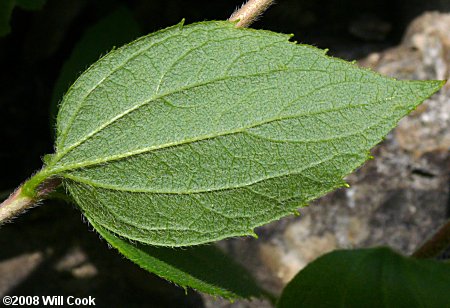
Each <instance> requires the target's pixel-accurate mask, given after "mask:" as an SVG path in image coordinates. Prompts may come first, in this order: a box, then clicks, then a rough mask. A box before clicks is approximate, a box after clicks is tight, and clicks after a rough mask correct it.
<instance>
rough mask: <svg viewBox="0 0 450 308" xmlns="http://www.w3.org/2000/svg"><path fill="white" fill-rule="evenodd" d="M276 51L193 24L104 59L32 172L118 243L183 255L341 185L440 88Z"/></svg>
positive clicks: (262, 34)
mask: <svg viewBox="0 0 450 308" xmlns="http://www.w3.org/2000/svg"><path fill="white" fill-rule="evenodd" d="M288 40H289V36H288V35H283V34H277V33H273V32H269V31H262V30H252V29H237V28H235V27H234V24H232V23H230V22H203V23H197V24H193V25H189V26H183V25H182V24H180V25H177V26H174V27H171V28H167V29H165V30H161V31H158V32H156V33H154V34H150V35H148V36H145V37H143V38H140V39H138V40H136V41H134V42H132V43H131V44H128V45H126V46H124V47H122V48H120V49H118V50H115V51H113V52H111V53H109V54H108V55H106V56H105V57H104V58H102V59H101V60H99V61H98V62H97V63H95V64H94V65H93V66H91V67H90V68H89V69H88V70H87V71H86V72H85V73H83V74H82V75H81V76H80V78H79V79H78V80H77V81H76V82H75V83H74V85H73V86H72V87H71V88H70V89H69V91H68V92H67V94H66V95H65V97H64V99H63V102H62V106H61V109H60V112H59V114H58V119H57V142H56V149H57V151H56V154H55V155H54V156H53V157H52V159H51V160H50V161H49V164H48V165H47V167H46V169H45V171H44V172H46V173H47V174H48V175H53V174H58V175H60V176H62V177H63V178H64V185H65V186H66V188H67V189H68V191H69V192H70V194H71V195H72V196H73V198H74V199H75V200H76V202H77V203H78V204H79V206H80V207H81V209H82V211H83V212H85V213H86V214H87V215H88V216H89V217H90V218H91V219H92V220H94V221H95V222H96V224H98V225H100V226H101V227H103V228H105V229H106V230H108V231H110V232H113V233H115V234H117V235H120V236H122V237H125V238H129V239H133V240H137V241H140V242H144V243H148V244H154V245H163V246H186V245H194V244H200V243H205V242H210V241H214V240H219V239H222V238H226V237H230V236H240V235H251V234H253V229H254V228H255V227H257V226H260V225H263V224H265V223H267V222H270V221H273V220H275V219H278V218H280V217H283V216H286V215H288V214H292V213H294V212H295V211H296V209H297V208H298V207H300V206H302V205H305V204H306V203H307V202H308V201H310V200H312V199H314V198H317V197H319V196H321V195H323V194H325V193H326V192H329V191H331V190H333V189H335V188H337V187H340V186H342V185H344V181H343V180H342V178H343V177H344V176H345V175H347V174H348V173H350V172H351V171H353V170H354V169H355V168H357V167H358V166H360V165H361V164H362V163H363V162H364V161H365V160H366V159H367V158H368V151H369V149H370V148H371V147H373V146H374V145H375V144H377V143H378V142H380V141H381V140H382V138H383V136H385V135H386V134H387V133H388V132H389V131H390V130H391V129H392V128H393V127H394V126H395V124H396V123H397V121H398V120H399V119H400V118H401V117H402V116H404V115H406V114H407V113H408V112H410V111H411V110H412V109H414V108H415V107H416V106H417V105H418V104H419V103H421V102H422V101H423V100H425V99H426V98H427V97H429V96H430V95H431V94H432V93H434V92H436V91H437V90H438V89H439V88H440V87H441V85H442V82H440V81H427V82H420V81H397V80H394V79H390V78H386V77H382V76H380V75H378V74H376V73H373V72H371V71H368V70H364V69H360V68H358V67H356V66H355V65H353V64H351V63H347V62H345V61H342V60H338V59H333V58H330V57H328V56H326V55H325V51H323V50H320V49H317V48H313V47H311V46H307V45H298V44H295V43H292V42H289V41H288Z"/></svg>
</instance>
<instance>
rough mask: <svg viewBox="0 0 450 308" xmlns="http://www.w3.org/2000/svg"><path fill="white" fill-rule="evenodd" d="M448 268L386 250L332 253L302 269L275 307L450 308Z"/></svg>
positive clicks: (449, 268)
mask: <svg viewBox="0 0 450 308" xmlns="http://www.w3.org/2000/svg"><path fill="white" fill-rule="evenodd" d="M448 303H450V265H449V264H445V263H442V262H438V261H434V260H417V259H413V258H405V257H403V256H400V255H398V254H396V253H394V252H393V251H392V250H390V249H388V248H374V249H359V250H342V251H334V252H331V253H329V254H326V255H325V256H322V257H320V258H319V259H317V260H316V261H314V262H313V263H311V264H309V265H308V266H307V267H306V268H305V269H303V270H302V271H300V273H298V274H297V275H296V276H295V277H294V279H292V281H291V282H289V284H288V285H287V286H286V288H285V289H284V290H283V294H282V295H281V297H280V300H279V302H278V304H277V307H278V308H284V307H286V308H290V307H318V308H319V307H448Z"/></svg>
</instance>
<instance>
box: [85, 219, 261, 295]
mask: <svg viewBox="0 0 450 308" xmlns="http://www.w3.org/2000/svg"><path fill="white" fill-rule="evenodd" d="M90 221H91V223H92V225H93V226H94V228H95V229H96V230H97V231H98V232H99V233H100V235H101V236H102V237H103V238H104V239H105V240H106V241H108V243H110V244H111V245H112V246H113V247H114V248H117V250H119V251H120V252H121V253H122V254H123V255H124V256H126V257H127V258H128V259H130V260H131V261H133V262H135V263H136V264H138V265H139V266H140V267H142V268H143V269H145V270H147V271H149V272H151V273H154V274H157V275H158V276H160V277H163V278H165V279H167V280H169V281H172V282H174V283H176V284H177V285H179V286H182V287H184V288H186V287H190V288H193V289H196V290H198V291H201V292H204V293H208V294H210V295H217V296H221V297H223V298H227V299H236V298H250V297H262V296H263V295H265V291H263V290H261V289H260V288H259V287H258V285H257V284H256V283H255V281H254V280H253V278H252V277H251V276H250V274H248V273H247V271H246V270H245V269H244V268H243V267H241V266H240V265H238V264H236V263H235V262H234V261H233V260H232V259H231V258H229V257H227V256H226V255H225V254H224V253H222V251H220V250H219V249H218V248H216V247H215V246H195V247H188V248H183V249H180V248H178V249H176V248H167V247H155V246H149V245H142V244H139V243H131V242H130V241H128V240H124V239H121V238H119V237H117V236H114V235H113V234H112V233H110V232H108V231H107V230H106V229H104V228H103V227H101V226H99V225H97V224H95V222H94V221H93V220H90Z"/></svg>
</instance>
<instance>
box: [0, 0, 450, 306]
mask: <svg viewBox="0 0 450 308" xmlns="http://www.w3.org/2000/svg"><path fill="white" fill-rule="evenodd" d="M240 4H241V1H231V0H228V1H225V0H216V1H206V0H202V1H182V0H164V1H162V0H131V1H119V0H116V1H113V0H108V1H106V0H98V1H93V0H47V1H46V0H35V1H33V0H15V1H14V0H2V4H0V35H2V36H1V37H0V69H1V70H0V138H1V140H2V144H1V146H0V166H1V167H0V170H1V173H0V198H2V199H3V198H5V197H7V196H8V195H9V193H11V192H12V190H13V189H14V188H15V187H17V186H18V185H19V184H20V183H21V182H22V181H23V180H25V179H26V178H28V177H29V176H30V175H31V174H32V173H33V172H34V171H36V170H37V169H39V168H40V167H41V166H42V160H41V158H42V157H43V155H45V154H49V153H52V152H53V149H52V144H53V134H54V132H53V127H54V119H55V117H56V114H57V106H58V103H59V101H60V99H61V97H62V95H63V94H64V92H65V91H66V90H67V89H68V87H69V86H70V84H71V83H72V82H73V81H74V80H75V79H76V78H77V76H78V75H79V74H80V73H81V72H83V71H84V70H85V69H86V68H87V67H88V66H89V65H90V64H92V63H93V62H95V61H96V60H97V59H98V58H99V57H100V56H101V55H104V54H106V53H107V52H108V51H109V50H111V49H112V48H113V47H114V46H116V47H119V46H121V45H123V44H124V43H127V42H130V41H131V40H133V39H135V38H137V37H139V36H142V35H145V34H148V33H151V32H154V31H156V30H159V29H162V28H165V27H167V26H171V25H174V24H176V23H178V22H180V21H181V19H182V18H185V19H186V23H192V22H196V21H203V20H221V19H226V18H228V17H229V15H231V13H232V12H233V11H234V9H235V8H236V7H238V6H239V5H240ZM431 11H434V12H435V13H434V14H435V15H426V16H425V15H423V14H424V13H425V12H431ZM449 11H450V1H449V0H428V1H425V0H423V1H420V0H411V1H402V0H378V1H357V0H330V1H312V0H279V1H277V4H276V5H274V6H273V7H271V8H270V9H269V10H268V12H267V13H265V14H264V16H263V17H262V18H261V19H260V20H259V21H257V22H256V23H255V24H254V25H253V27H254V28H258V29H260V28H261V29H267V30H272V31H278V32H283V33H293V34H295V37H294V40H296V41H298V42H300V43H306V44H311V45H315V46H317V47H320V48H328V49H329V54H330V55H333V56H337V57H341V58H344V59H347V60H360V61H359V63H360V64H361V65H364V66H368V67H372V68H373V69H375V70H378V71H380V72H382V73H383V74H387V75H392V76H397V77H399V78H404V79H407V78H409V79H443V78H448V71H449V68H448V66H449V65H450V64H449V63H450V47H449V46H450V37H449V35H450V34H449V33H450V21H449V17H448V16H449V14H445V13H446V12H449ZM438 12H440V13H438ZM420 16H425V17H423V20H422V19H420V20H421V21H419V22H416V23H415V24H414V25H415V26H411V22H412V21H413V20H415V19H416V18H420ZM427 16H428V17H427ZM416 20H417V19H416ZM433 48H434V49H433ZM430 50H431V51H433V50H434V51H436V52H437V53H436V52H435V53H433V52H431V53H430V52H428V51H430ZM427 52H428V54H427ZM448 103H449V93H448V87H447V90H443V91H442V93H441V94H440V95H438V96H437V98H436V99H435V101H431V102H429V103H427V104H428V105H427V104H425V105H424V106H425V107H423V108H422V109H420V110H418V111H417V112H416V114H413V115H412V117H411V118H410V119H409V120H405V121H403V122H402V124H401V125H400V126H399V128H398V129H397V130H396V131H395V132H394V133H392V134H391V135H390V136H389V137H388V138H387V140H386V142H385V143H383V144H382V145H381V146H379V147H377V148H376V149H375V150H374V156H376V157H379V158H376V160H375V161H373V162H370V163H369V164H368V165H367V166H366V167H364V168H362V169H361V170H359V171H358V172H357V173H356V174H355V175H353V176H352V177H350V178H349V181H350V183H352V184H353V188H352V189H350V190H347V191H337V192H336V193H333V194H330V195H328V196H326V197H325V198H322V199H321V200H319V201H317V202H316V203H320V205H321V206H320V207H319V206H314V207H311V208H308V209H307V210H306V211H304V215H303V217H302V218H300V220H299V219H298V218H288V219H284V220H282V221H280V222H277V223H276V224H271V225H269V226H267V227H264V228H261V229H260V230H259V232H258V233H259V235H260V240H259V241H256V240H254V239H233V240H228V241H223V242H221V243H219V245H220V247H222V248H223V249H224V250H226V251H227V252H229V253H230V254H231V255H233V256H235V258H237V260H238V261H239V262H241V263H242V264H244V265H245V266H246V267H247V268H249V270H251V271H252V272H253V274H254V275H255V276H256V277H257V278H258V280H259V281H260V282H261V284H263V285H264V286H265V287H267V288H269V289H271V290H272V291H273V292H275V293H277V292H279V291H280V290H281V288H282V286H283V285H284V284H285V283H286V282H287V281H288V280H289V279H290V278H292V275H293V274H295V273H296V272H297V271H298V270H299V269H300V268H302V267H303V266H304V265H306V264H307V263H308V262H310V261H311V260H313V259H314V258H315V257H317V256H318V255H320V254H322V253H324V252H326V251H329V250H332V249H336V248H349V247H367V246H371V245H380V244H383V245H391V246H393V247H394V248H396V249H397V250H400V251H402V252H405V253H409V252H411V251H412V250H413V249H414V247H416V246H417V245H418V244H419V243H420V241H422V240H423V239H424V238H426V236H427V234H429V233H430V232H431V231H432V230H434V229H435V228H436V227H437V226H438V225H439V224H440V223H441V222H442V221H444V220H445V218H446V217H448V215H449V207H450V206H449V198H448V190H449V186H450V185H449V174H450V166H449V162H450V160H449V154H448V150H449V147H450V123H449V122H450V120H449V114H450V110H449V109H448V108H449V107H442V106H448V105H450V104H448ZM445 104H446V105H445ZM442 108H447V109H442ZM446 113H447V117H445V114H446ZM411 132H413V133H411ZM415 142H418V145H416V143H415ZM45 203H46V205H45V206H43V207H39V208H37V209H33V210H31V211H30V212H29V213H27V214H25V215H23V216H21V217H20V218H18V219H16V220H15V222H14V224H7V225H4V226H2V227H1V229H0V297H1V296H2V295H6V294H8V295H74V296H77V297H83V296H89V295H91V296H94V297H96V298H97V300H96V302H97V305H98V306H101V307H102V306H125V305H127V306H129V307H135V306H144V305H145V306H147V307H203V306H206V307H215V306H223V307H225V306H233V307H248V306H252V305H254V306H255V305H256V306H255V307H261V306H263V305H269V304H268V303H258V304H255V303H253V304H251V303H249V302H239V303H234V304H229V303H226V302H222V301H215V300H214V299H211V298H209V297H207V296H202V295H199V294H197V293H196V292H194V291H191V290H189V291H188V292H187V293H185V291H184V290H183V289H180V288H178V287H176V286H174V285H172V284H169V283H167V282H165V281H163V280H162V279H159V278H157V277H155V276H153V275H151V274H149V273H147V272H144V271H142V270H140V269H139V268H138V267H137V266H135V265H133V264H132V263H130V262H129V261H128V260H125V259H124V258H123V257H121V256H120V255H119V254H118V253H117V252H116V251H115V250H113V249H109V248H108V246H107V244H106V243H105V242H104V241H102V240H100V239H99V236H98V235H97V234H96V233H95V232H93V231H92V228H91V227H90V226H88V225H87V224H86V223H85V222H84V220H83V218H82V217H81V213H80V212H79V211H78V210H76V209H75V208H74V206H72V205H68V204H65V203H58V202H45ZM316 208H319V209H318V210H316ZM299 221H301V222H299Z"/></svg>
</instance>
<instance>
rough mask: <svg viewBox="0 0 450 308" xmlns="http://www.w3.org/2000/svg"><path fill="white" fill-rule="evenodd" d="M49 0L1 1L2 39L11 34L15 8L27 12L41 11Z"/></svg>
mask: <svg viewBox="0 0 450 308" xmlns="http://www.w3.org/2000/svg"><path fill="white" fill-rule="evenodd" d="M46 1H47V0H1V1H0V37H1V36H5V35H7V34H9V32H11V26H10V25H9V22H10V19H11V14H12V12H13V9H14V7H15V6H18V7H20V8H22V9H25V10H32V11H36V10H40V9H42V7H43V6H44V4H45V2H46Z"/></svg>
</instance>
